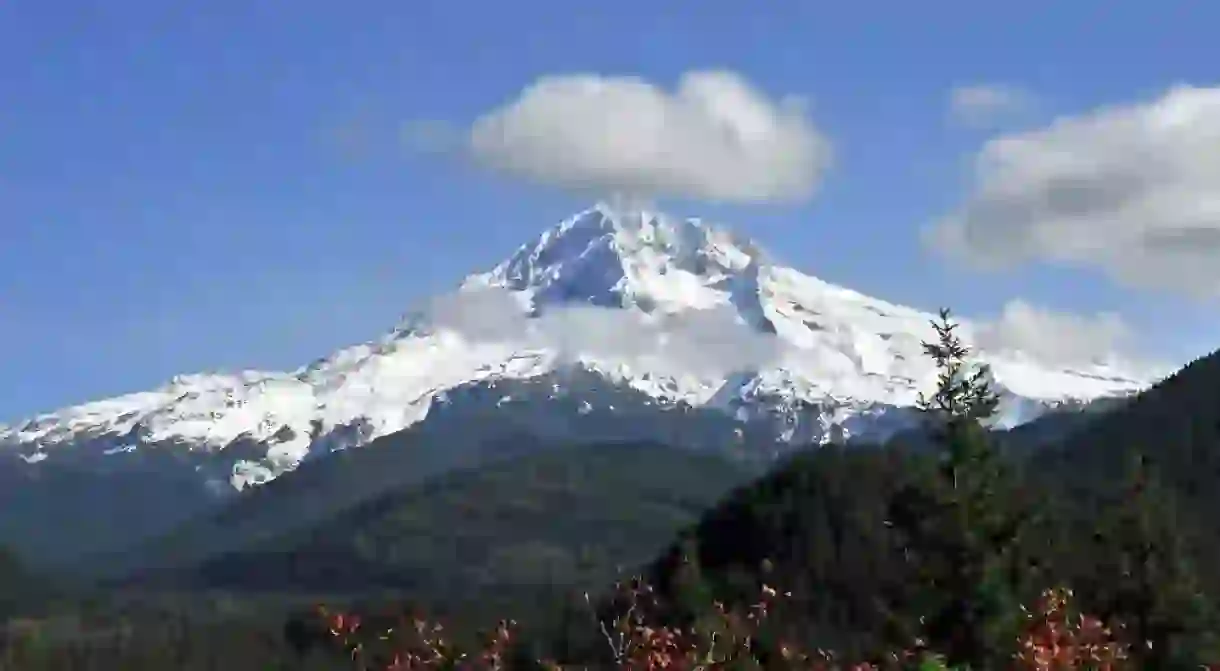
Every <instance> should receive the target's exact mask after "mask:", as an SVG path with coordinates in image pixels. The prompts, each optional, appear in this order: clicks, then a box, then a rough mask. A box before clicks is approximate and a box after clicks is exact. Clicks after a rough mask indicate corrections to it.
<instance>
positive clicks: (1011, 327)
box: [975, 299, 1132, 366]
mask: <svg viewBox="0 0 1220 671" xmlns="http://www.w3.org/2000/svg"><path fill="white" fill-rule="evenodd" d="M1131 337H1132V333H1131V329H1130V328H1129V327H1128V326H1127V324H1126V323H1125V322H1124V321H1123V320H1122V318H1121V317H1119V316H1118V315H1116V314H1113V313H1099V314H1095V315H1081V314H1070V313H1061V312H1054V311H1051V310H1046V309H1043V308H1039V307H1035V306H1033V305H1031V304H1029V303H1027V302H1025V301H1023V300H1019V299H1018V300H1012V301H1009V302H1008V303H1006V304H1005V305H1004V308H1003V310H1002V311H1001V312H1000V314H999V316H998V317H996V318H995V319H992V320H988V321H985V322H982V323H980V324H978V325H977V326H976V335H975V338H976V340H977V342H978V345H979V347H980V348H981V349H983V350H984V351H990V352H1002V351H1019V352H1024V353H1026V354H1029V355H1031V356H1033V357H1035V358H1036V359H1038V360H1040V361H1045V362H1047V363H1052V364H1057V365H1061V366H1070V365H1084V364H1089V363H1110V362H1112V361H1113V360H1114V359H1115V358H1120V359H1121V358H1125V357H1126V354H1127V352H1128V348H1129V346H1130V344H1131Z"/></svg>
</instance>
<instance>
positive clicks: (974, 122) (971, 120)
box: [949, 84, 1034, 127]
mask: <svg viewBox="0 0 1220 671" xmlns="http://www.w3.org/2000/svg"><path fill="white" fill-rule="evenodd" d="M1033 105H1034V96H1033V94H1031V93H1030V92H1028V91H1026V90H1025V89H1022V88H1019V87H1016V86H1010V85H1007V84H974V85H970V86H957V87H954V88H953V89H952V90H951V91H949V116H950V118H952V119H953V120H954V121H955V122H957V123H960V124H962V125H966V126H976V127H978V126H990V125H992V124H995V123H999V122H1003V121H1007V120H1010V119H1012V118H1015V117H1016V116H1019V115H1020V114H1023V113H1025V112H1027V111H1029V110H1030V109H1031V108H1032V107H1033Z"/></svg>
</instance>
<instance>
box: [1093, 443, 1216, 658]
mask: <svg viewBox="0 0 1220 671" xmlns="http://www.w3.org/2000/svg"><path fill="white" fill-rule="evenodd" d="M1177 515H1178V513H1177V510H1176V506H1175V504H1174V501H1173V497H1172V495H1171V493H1170V492H1169V491H1167V490H1166V489H1165V487H1164V486H1163V485H1162V483H1161V480H1160V478H1159V477H1158V475H1157V473H1156V471H1155V469H1154V468H1153V467H1152V465H1151V464H1150V463H1149V460H1148V458H1147V457H1146V456H1145V455H1143V454H1139V455H1135V456H1133V457H1132V459H1131V463H1130V464H1129V466H1128V475H1127V483H1126V485H1125V487H1124V488H1123V491H1122V492H1121V494H1120V499H1119V500H1118V501H1117V503H1116V504H1115V505H1113V506H1111V507H1110V509H1109V510H1108V512H1107V513H1106V514H1105V515H1104V516H1103V519H1102V522H1101V524H1100V525H1099V527H1100V528H1099V529H1098V531H1097V534H1096V535H1095V540H1096V541H1097V542H1098V545H1099V546H1098V548H1097V553H1096V555H1097V556H1098V557H1099V558H1100V559H1101V560H1102V561H1101V563H1100V565H1099V566H1097V567H1096V569H1095V571H1094V572H1093V575H1092V576H1091V579H1090V580H1089V582H1090V583H1091V585H1090V587H1091V589H1093V590H1095V593H1096V594H1098V596H1099V597H1100V601H1101V604H1100V605H1101V609H1102V612H1106V613H1109V614H1110V615H1111V617H1113V618H1114V619H1116V620H1117V621H1118V622H1119V623H1121V624H1122V625H1123V627H1124V629H1125V631H1124V634H1125V637H1126V638H1127V639H1128V640H1130V641H1131V643H1132V646H1131V648H1132V650H1131V651H1132V657H1133V658H1134V659H1135V661H1137V662H1138V663H1139V668H1141V669H1150V670H1153V671H1157V670H1161V669H1176V668H1182V669H1193V668H1199V665H1200V664H1207V663H1212V664H1214V663H1216V662H1218V661H1220V657H1218V656H1217V653H1218V652H1220V651H1218V650H1217V640H1216V638H1215V625H1216V621H1215V613H1214V612H1213V611H1212V609H1211V608H1210V606H1209V604H1208V603H1207V601H1206V599H1205V598H1204V597H1203V595H1202V594H1201V590H1200V589H1199V585H1198V581H1197V579H1196V575H1195V573H1194V570H1193V567H1192V566H1191V563H1190V561H1189V559H1188V556H1189V552H1188V550H1187V548H1186V543H1185V540H1186V539H1185V538H1184V536H1183V534H1182V531H1181V529H1182V526H1181V522H1180V520H1179V519H1178V516H1177Z"/></svg>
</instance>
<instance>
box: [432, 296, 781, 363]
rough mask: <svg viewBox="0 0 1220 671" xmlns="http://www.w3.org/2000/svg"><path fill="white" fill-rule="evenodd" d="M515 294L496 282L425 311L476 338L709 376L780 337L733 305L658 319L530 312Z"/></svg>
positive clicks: (599, 311)
mask: <svg viewBox="0 0 1220 671" xmlns="http://www.w3.org/2000/svg"><path fill="white" fill-rule="evenodd" d="M524 308H525V306H524V305H523V304H522V303H520V302H518V296H517V295H514V294H513V293H512V292H510V291H507V290H504V289H500V288H497V287H486V288H478V289H469V288H468V289H462V290H458V291H455V292H452V293H449V294H445V295H443V296H440V297H438V298H436V299H434V300H433V301H431V303H430V304H429V306H428V307H427V311H426V314H428V315H429V322H430V323H431V325H432V326H433V327H434V328H438V329H445V330H452V331H455V332H458V333H460V334H462V336H463V337H465V338H469V339H470V340H472V341H476V342H489V343H513V344H515V345H519V346H523V347H525V348H537V349H547V350H551V351H555V352H558V353H559V354H560V356H561V357H564V358H567V359H570V360H576V359H578V358H581V357H588V358H592V359H594V360H603V361H617V362H629V363H630V362H640V363H645V364H647V365H648V367H649V368H651V369H653V370H659V371H665V370H672V371H676V372H683V373H695V374H696V375H700V376H703V377H706V378H708V379H713V378H721V377H725V376H727V375H729V374H731V373H734V372H738V371H742V370H749V369H755V368H765V367H767V366H769V365H771V364H773V363H774V362H775V361H776V359H777V357H778V356H779V354H780V349H779V348H780V345H781V343H780V342H779V340H778V339H776V338H775V337H773V336H770V335H767V334H763V333H759V332H756V331H754V330H753V329H751V328H750V327H749V326H747V325H745V324H743V323H741V322H740V321H738V319H737V316H736V314H735V313H734V312H733V311H732V309H730V308H723V309H712V310H692V311H689V312H684V313H680V314H677V315H671V316H668V317H665V318H661V319H656V318H650V317H648V316H645V315H642V314H641V313H638V312H636V311H633V310H618V309H613V308H604V307H595V306H576V305H568V306H562V307H558V308H556V309H553V310H550V311H548V312H544V313H543V314H541V315H539V316H537V317H533V318H531V317H529V316H528V313H527V311H526V310H525V309H524Z"/></svg>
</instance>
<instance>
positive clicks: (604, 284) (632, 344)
mask: <svg viewBox="0 0 1220 671" xmlns="http://www.w3.org/2000/svg"><path fill="white" fill-rule="evenodd" d="M932 318H933V316H932V315H930V314H927V313H923V312H920V311H917V310H914V309H910V308H906V307H902V306H898V305H892V304H890V303H886V302H884V301H881V300H877V299H874V298H870V297H868V296H864V295H861V294H859V293H856V292H854V291H851V290H849V289H845V288H841V287H837V286H834V285H831V284H828V283H826V282H823V281H821V280H818V279H817V278H815V277H812V276H809V275H806V274H803V273H801V272H799V271H797V270H794V269H792V268H789V267H786V266H784V265H781V264H779V263H777V262H775V261H774V260H773V259H772V257H771V256H770V255H768V254H767V253H765V252H763V251H762V250H760V249H759V248H758V247H757V246H755V245H754V244H752V243H750V242H748V241H743V240H740V239H738V238H737V237H735V236H733V235H732V234H731V233H729V232H727V231H725V230H723V229H720V228H716V227H713V226H710V225H707V224H704V223H702V222H700V221H698V220H680V219H675V218H670V217H667V216H665V215H662V214H657V213H646V212H641V211H628V212H617V211H615V210H613V209H612V208H610V207H608V206H605V205H598V206H596V207H594V208H592V209H590V210H587V211H585V212H582V213H579V214H577V215H576V216H574V217H572V218H571V219H569V220H567V221H565V222H563V223H561V224H560V225H558V226H556V227H554V228H552V229H550V230H548V231H546V232H545V233H543V234H542V235H541V236H540V237H539V238H538V239H537V240H536V241H534V242H533V243H531V244H527V245H524V246H522V247H521V248H520V249H518V250H517V251H516V252H515V253H514V254H513V255H512V257H511V258H509V259H508V260H507V261H505V262H503V263H501V264H500V265H498V266H496V267H495V268H493V269H492V270H490V271H488V272H486V273H481V274H477V275H472V276H470V277H468V278H466V280H465V281H464V282H463V283H462V284H461V286H460V289H458V290H457V291H455V292H454V293H453V294H451V295H448V296H445V297H441V298H439V299H437V300H436V301H433V302H432V303H430V304H429V305H428V306H426V307H425V308H423V309H420V310H418V311H416V312H414V313H412V314H411V315H410V316H408V317H407V318H406V319H404V320H403V322H402V323H401V324H399V326H398V327H397V328H395V329H394V330H392V331H391V332H389V333H388V334H386V335H385V336H383V337H382V338H380V339H378V340H376V341H372V342H369V343H365V344H362V345H357V346H354V347H349V348H346V349H343V350H340V351H338V352H336V353H334V354H332V355H331V356H329V357H326V358H323V359H320V360H318V361H316V362H314V363H311V364H309V365H307V366H304V367H302V368H300V369H298V370H296V371H292V372H257V371H247V372H243V373H240V374H232V375H220V374H201V375H183V376H179V377H176V378H174V379H173V380H171V381H170V382H169V383H168V384H166V385H165V386H163V387H161V388H159V389H156V390H153V391H148V392H142V393H136V394H128V395H125V396H120V397H116V398H112V399H107V400H103V401H97V402H94V403H87V404H84V405H80V406H75V407H71V408H65V409H63V410H59V411H57V412H53V413H49V414H45V415H41V416H38V417H36V418H33V419H30V420H28V421H24V422H18V423H16V424H14V425H12V426H8V427H0V448H2V449H3V450H4V451H7V452H8V453H10V454H11V455H17V456H18V457H20V459H22V460H24V461H25V462H27V463H36V462H39V461H43V460H55V459H65V460H72V459H75V460H87V461H88V462H90V463H97V464H99V465H103V464H105V463H106V462H107V461H108V459H106V457H110V456H114V455H119V454H129V453H132V452H136V453H139V452H142V451H148V450H166V451H178V452H181V453H183V459H185V460H186V462H188V463H191V460H192V459H194V460H196V461H197V462H198V463H199V464H201V465H200V466H195V468H196V469H199V470H201V471H202V472H204V473H206V478H207V479H208V480H209V481H210V484H211V485H213V486H219V487H221V488H222V489H226V488H228V487H232V488H236V489H239V490H240V489H242V488H244V487H247V486H249V485H250V484H256V483H261V482H266V481H268V480H271V479H273V478H275V477H277V476H279V475H281V474H283V473H285V472H288V471H291V470H293V469H294V468H295V467H296V465H297V464H299V463H300V462H301V461H302V460H304V459H306V458H307V457H309V456H311V455H315V454H321V453H325V452H328V451H331V450H334V449H342V448H350V447H356V446H360V445H363V444H365V443H368V442H369V441H371V440H373V439H375V438H377V437H379V436H383V435H386V434H389V433H393V432H396V431H399V430H401V429H404V428H406V427H409V426H411V425H412V424H414V423H416V422H419V421H421V420H422V419H423V418H424V417H425V416H426V415H427V414H428V411H429V409H430V407H432V405H433V403H434V402H435V401H437V400H438V399H445V398H447V394H446V392H447V391H449V390H454V389H469V388H470V387H471V385H476V386H477V385H484V386H486V387H488V388H494V387H495V386H496V384H497V383H498V382H502V381H503V382H507V381H509V380H524V379H539V378H542V379H554V380H555V381H556V382H555V383H554V384H552V385H550V386H548V387H547V389H550V390H551V392H553V393H554V394H556V395H560V394H564V393H565V389H564V388H563V386H564V381H565V380H573V381H579V380H587V379H589V378H588V374H593V375H596V376H598V379H601V380H604V381H605V382H606V383H607V384H610V385H616V386H617V387H618V388H622V389H625V390H634V391H635V392H642V393H643V394H645V395H646V396H648V397H651V398H652V399H655V402H656V405H657V407H658V409H659V411H663V410H664V408H666V407H675V406H679V405H682V404H686V405H689V406H692V407H702V408H711V409H715V410H719V411H723V412H724V413H726V414H728V415H729V416H731V417H735V418H737V419H738V420H740V421H741V422H743V423H749V422H753V423H758V422H762V423H770V424H771V425H773V426H774V427H775V431H774V433H775V435H776V436H777V437H778V438H780V439H781V440H784V441H787V442H788V443H790V444H808V443H810V442H813V443H819V442H825V441H827V440H831V439H837V438H838V437H841V436H852V435H855V436H858V435H862V434H869V433H870V432H871V433H876V434H884V433H888V432H892V431H894V430H896V429H899V428H902V427H903V426H905V422H906V421H908V420H909V417H910V416H911V413H910V411H909V407H910V406H911V405H912V404H913V403H914V402H915V399H916V395H917V392H919V391H921V390H925V391H926V390H927V389H928V388H929V386H930V385H931V384H932V383H933V379H934V378H933V375H934V373H933V371H932V368H931V364H930V363H929V362H928V360H927V359H926V357H925V356H924V355H923V354H922V352H921V347H920V342H921V340H925V339H929V338H931V337H932V335H933V334H932V333H931V329H930V326H929V320H931V319H932ZM970 328H971V325H970V324H969V323H966V324H963V327H962V333H963V335H964V336H965V337H966V338H967V340H968V341H969V339H970V338H971V337H972V336H971V331H970ZM979 359H980V360H982V361H986V362H987V363H989V364H991V366H992V369H993V372H994V379H995V382H996V384H997V388H998V389H999V390H1000V391H1001V392H1002V398H1003V403H1002V406H1001V420H1000V421H1001V422H1002V423H1004V424H1007V425H1013V424H1018V423H1021V422H1024V421H1028V420H1029V419H1031V418H1033V417H1035V416H1037V415H1038V414H1039V413H1040V412H1042V411H1044V410H1045V409H1046V408H1048V407H1053V406H1055V405H1058V404H1061V403H1065V402H1067V403H1075V402H1086V401H1090V400H1093V399H1097V398H1100V397H1107V396H1117V395H1125V394H1129V393H1131V392H1134V391H1138V390H1140V389H1142V388H1145V387H1146V386H1148V385H1149V384H1151V383H1152V382H1153V381H1154V380H1155V378H1156V373H1153V372H1144V373H1141V372H1138V371H1136V370H1134V367H1133V366H1130V365H1123V364H1120V363H1118V362H1094V363H1092V364H1090V365H1088V366H1081V367H1075V368H1064V367H1062V366H1056V365H1050V364H1047V363H1043V362H1039V361H1036V360H1034V358H1033V357H1031V356H1029V355H1027V354H1025V353H1022V352H1015V351H992V352H988V351H981V352H979ZM505 400H509V399H507V398H506V399H505ZM205 462H206V464H207V467H206V469H204V467H203V466H202V464H204V463H205Z"/></svg>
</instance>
